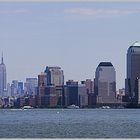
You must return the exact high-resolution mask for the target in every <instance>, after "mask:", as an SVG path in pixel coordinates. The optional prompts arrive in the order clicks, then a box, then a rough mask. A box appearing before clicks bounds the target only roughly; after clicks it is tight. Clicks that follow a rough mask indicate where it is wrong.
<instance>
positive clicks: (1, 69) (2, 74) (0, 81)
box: [0, 55, 7, 96]
mask: <svg viewBox="0 0 140 140" xmlns="http://www.w3.org/2000/svg"><path fill="white" fill-rule="evenodd" d="M6 82H7V75H6V66H5V64H4V61H3V55H2V60H1V64H0V96H5V95H4V93H5V91H6V86H7V83H6Z"/></svg>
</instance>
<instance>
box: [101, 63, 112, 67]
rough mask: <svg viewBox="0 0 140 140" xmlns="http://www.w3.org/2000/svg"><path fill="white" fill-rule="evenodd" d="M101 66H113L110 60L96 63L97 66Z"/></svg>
mask: <svg viewBox="0 0 140 140" xmlns="http://www.w3.org/2000/svg"><path fill="white" fill-rule="evenodd" d="M101 66H106V67H108V66H113V65H112V63H111V62H101V63H100V64H99V65H98V67H101Z"/></svg>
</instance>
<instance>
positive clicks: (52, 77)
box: [45, 66, 64, 86]
mask: <svg viewBox="0 0 140 140" xmlns="http://www.w3.org/2000/svg"><path fill="white" fill-rule="evenodd" d="M45 73H46V75H47V85H49V86H50V85H53V86H62V85H64V74H63V70H61V68H60V67H57V66H56V67H48V66H47V67H46V69H45Z"/></svg>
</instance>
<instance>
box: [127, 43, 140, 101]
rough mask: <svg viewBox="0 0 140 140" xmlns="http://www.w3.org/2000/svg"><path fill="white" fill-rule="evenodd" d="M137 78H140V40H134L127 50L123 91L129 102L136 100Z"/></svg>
mask: <svg viewBox="0 0 140 140" xmlns="http://www.w3.org/2000/svg"><path fill="white" fill-rule="evenodd" d="M138 78H140V42H135V43H134V44H133V45H132V46H130V47H129V48H128V50H127V78H126V80H125V93H126V97H128V98H127V101H129V102H137V95H136V80H137V79H138Z"/></svg>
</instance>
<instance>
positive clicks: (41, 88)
mask: <svg viewBox="0 0 140 140" xmlns="http://www.w3.org/2000/svg"><path fill="white" fill-rule="evenodd" d="M46 86H47V77H46V73H44V72H41V74H39V75H38V95H37V104H38V106H44V104H45V103H44V100H45V99H44V98H45V88H46Z"/></svg>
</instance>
